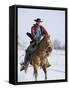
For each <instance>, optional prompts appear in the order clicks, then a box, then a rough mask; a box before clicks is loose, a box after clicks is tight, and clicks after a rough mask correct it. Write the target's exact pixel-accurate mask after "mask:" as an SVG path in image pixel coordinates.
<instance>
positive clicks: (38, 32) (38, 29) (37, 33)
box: [24, 18, 50, 67]
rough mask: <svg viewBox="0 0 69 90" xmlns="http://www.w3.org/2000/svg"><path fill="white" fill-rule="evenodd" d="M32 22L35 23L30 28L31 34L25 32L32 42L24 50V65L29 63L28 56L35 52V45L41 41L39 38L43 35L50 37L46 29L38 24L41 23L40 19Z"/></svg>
mask: <svg viewBox="0 0 69 90" xmlns="http://www.w3.org/2000/svg"><path fill="white" fill-rule="evenodd" d="M34 21H35V22H36V23H35V24H34V25H33V26H32V28H31V33H28V32H27V35H28V36H29V37H30V38H31V40H32V41H31V42H30V46H29V47H28V48H27V50H26V57H27V58H26V57H25V61H24V63H25V65H26V64H27V62H30V59H29V57H30V54H32V53H33V52H34V51H35V50H36V48H37V45H38V44H39V42H40V41H41V37H42V36H44V35H45V36H47V37H50V36H49V34H48V32H47V31H46V29H45V28H44V27H43V26H42V25H41V24H40V23H41V22H42V21H41V19H40V18H37V19H35V20H34ZM27 60H29V61H27ZM49 66H50V64H49V63H48V67H49Z"/></svg>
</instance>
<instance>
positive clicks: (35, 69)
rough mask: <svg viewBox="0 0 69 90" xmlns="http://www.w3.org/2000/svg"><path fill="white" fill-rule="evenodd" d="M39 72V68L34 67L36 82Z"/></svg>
mask: <svg viewBox="0 0 69 90" xmlns="http://www.w3.org/2000/svg"><path fill="white" fill-rule="evenodd" d="M37 70H38V66H37V65H34V75H35V80H37V74H38V73H37Z"/></svg>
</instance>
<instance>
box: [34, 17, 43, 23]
mask: <svg viewBox="0 0 69 90" xmlns="http://www.w3.org/2000/svg"><path fill="white" fill-rule="evenodd" d="M34 21H35V22H42V21H41V19H40V18H37V19H35V20H34Z"/></svg>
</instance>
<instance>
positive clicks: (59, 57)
mask: <svg viewBox="0 0 69 90" xmlns="http://www.w3.org/2000/svg"><path fill="white" fill-rule="evenodd" d="M24 56H25V50H18V82H26V81H35V78H34V74H33V67H32V66H31V65H29V67H28V70H27V73H25V72H24V71H20V68H21V66H20V63H21V62H23V61H24ZM48 61H49V63H50V64H51V67H49V68H47V80H58V79H65V51H64V50H53V51H52V53H51V54H50V56H49V57H48ZM37 80H38V81H39V80H44V72H43V70H42V69H41V68H40V67H39V69H38V78H37Z"/></svg>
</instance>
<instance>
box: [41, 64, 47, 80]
mask: <svg viewBox="0 0 69 90" xmlns="http://www.w3.org/2000/svg"><path fill="white" fill-rule="evenodd" d="M42 69H43V71H44V74H45V80H47V70H46V66H45V65H44V66H42Z"/></svg>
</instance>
